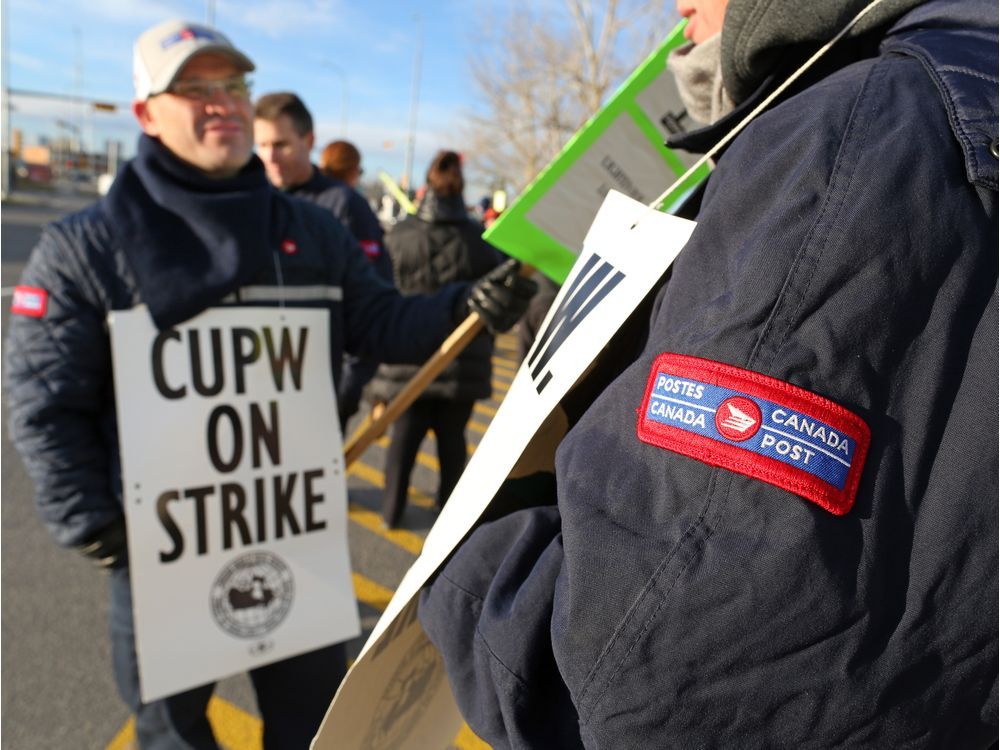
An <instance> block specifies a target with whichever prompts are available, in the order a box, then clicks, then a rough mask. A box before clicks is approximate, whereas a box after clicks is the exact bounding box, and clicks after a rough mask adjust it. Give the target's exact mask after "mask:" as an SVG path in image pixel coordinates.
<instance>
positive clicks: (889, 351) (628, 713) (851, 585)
mask: <svg viewBox="0 0 1000 750" xmlns="http://www.w3.org/2000/svg"><path fill="white" fill-rule="evenodd" d="M736 1H737V0H733V1H732V2H731V4H730V6H729V9H730V11H731V10H733V8H734V5H735V4H736ZM768 5H769V3H768V2H760V3H757V4H756V6H758V7H764V8H765V9H767V13H765V12H763V11H762V12H761V13H759V14H757V15H754V16H753V22H754V23H756V24H758V27H759V28H764V29H770V28H771V27H772V26H773V25H775V24H779V25H780V22H781V21H782V20H783V19H787V18H793V19H794V18H796V17H797V16H798V15H801V14H797V13H796V12H794V9H793V5H794V4H792V3H785V4H775V3H771V4H770V5H773V6H775V7H774V8H773V9H772V8H768ZM843 5H844V6H847V5H848V3H846V2H845V3H843ZM852 5H854V6H855V7H856V8H858V7H860V6H861V5H864V2H858V3H852ZM887 6H888V7H892V6H890V5H889V4H888V3H887V4H884V5H883V8H885V7H887ZM810 9H811V6H809V7H807V6H805V5H803V10H802V14H806V13H808V12H810ZM853 12H854V11H851V13H853ZM845 13H846V11H845ZM851 13H847V17H848V18H849V17H850V14H851ZM730 18H731V15H730V14H728V13H727V23H728V21H729V20H730ZM831 25H832V24H831ZM837 30H838V28H831V29H829V30H828V31H829V34H828V36H827V38H832V37H833V35H834V34H835V33H836V32H837ZM730 31H734V30H733V29H732V28H730ZM780 31H781V29H780V28H779V29H776V30H775V33H778V32H780ZM726 33H727V31H726V29H724V30H723V38H724V40H725V35H726ZM875 33H877V38H875V39H873V38H872V36H871V35H869V36H868V37H867V38H864V39H860V40H857V41H856V42H851V41H845V42H844V43H843V45H841V46H839V47H837V48H835V50H834V52H833V54H834V55H835V58H831V59H830V60H828V61H827V62H826V63H824V64H823V66H822V68H821V69H820V70H813V71H810V73H809V74H807V78H806V79H804V80H803V84H804V85H802V84H800V85H799V86H798V90H797V91H796V92H795V93H793V94H792V95H790V96H788V97H787V98H785V100H784V101H782V102H780V103H778V104H777V105H775V106H774V107H773V108H771V109H770V110H769V111H767V112H765V113H764V114H762V115H761V116H759V117H758V118H757V119H756V120H755V121H754V122H752V123H751V124H750V126H749V127H748V128H747V129H746V130H744V131H743V132H742V133H741V134H740V135H738V136H737V137H736V138H735V140H733V142H732V144H731V145H730V147H729V149H728V150H727V151H726V152H725V153H724V155H723V156H722V157H721V158H720V159H719V162H718V168H717V169H716V171H715V172H713V174H712V176H711V177H710V178H709V182H708V186H707V190H706V193H705V197H704V201H703V203H702V207H701V211H700V213H699V215H698V226H697V227H696V228H695V230H694V233H693V234H692V235H691V238H690V240H689V241H688V243H687V246H686V247H685V248H684V250H683V251H682V252H681V254H680V256H679V257H678V259H677V261H676V262H675V263H674V266H673V269H672V275H671V276H670V279H669V281H668V282H667V283H666V285H665V287H664V289H663V291H662V293H661V296H660V298H659V300H658V307H657V309H656V310H655V312H654V314H653V317H652V324H651V328H650V332H649V336H648V341H647V343H646V346H645V348H644V350H643V351H642V352H641V354H640V355H639V357H638V358H637V359H636V360H635V361H634V362H632V363H631V364H629V365H627V366H625V368H624V370H623V371H622V372H621V374H620V375H618V377H617V378H615V379H614V380H613V381H612V382H611V383H610V384H609V385H608V386H607V387H606V388H605V389H604V390H603V392H601V393H600V395H599V396H598V397H597V398H596V399H594V400H593V402H592V403H590V405H589V408H588V409H587V411H586V412H585V413H584V414H583V416H582V418H581V419H580V421H579V422H577V423H576V425H575V426H574V427H573V428H572V429H571V430H570V432H569V433H568V434H567V435H566V437H565V438H564V439H563V441H562V444H561V445H560V447H559V450H558V452H557V454H556V483H555V484H556V494H557V496H558V504H557V505H551V506H548V507H543V508H531V509H527V510H520V511H518V512H517V513H514V514H511V515H509V516H506V517H504V518H502V519H500V520H498V521H494V522H493V523H489V524H485V525H483V526H480V527H479V528H478V529H477V530H476V531H474V532H473V533H472V534H471V535H470V537H469V538H468V539H467V540H466V541H465V542H464V544H463V545H462V546H461V547H459V549H458V551H457V552H456V553H455V554H454V555H453V556H452V557H451V559H450V561H449V562H448V563H447V564H446V566H445V567H444V569H443V571H442V572H441V573H440V575H439V576H438V578H437V579H436V581H435V582H434V583H433V584H432V586H431V587H430V589H429V591H426V592H425V593H424V598H423V599H422V601H421V606H420V620H421V623H422V624H423V626H424V628H425V630H426V631H427V633H428V635H429V636H430V638H431V640H432V641H433V642H434V643H435V645H437V646H438V647H439V649H440V650H441V652H442V654H443V656H444V660H445V664H446V666H447V669H448V676H449V678H450V681H451V684H452V687H453V690H454V694H455V696H456V699H457V700H458V703H459V706H460V708H461V709H462V712H463V714H464V716H465V718H466V720H467V721H468V723H469V725H470V726H471V727H472V729H473V730H474V731H475V732H476V734H477V735H479V736H480V737H482V738H483V739H484V740H485V741H487V742H488V743H490V745H491V746H492V747H493V748H495V749H496V750H499V749H500V748H529V747H531V748H535V747H545V748H570V747H581V746H584V747H587V748H594V749H596V748H614V749H615V750H617V749H618V748H622V749H624V748H708V747H722V748H730V747H734V748H833V747H850V748H899V747H907V748H958V747H961V748H971V747H990V746H995V745H996V741H997V600H998V595H997V527H998V523H997V432H998V427H997V413H998V405H997V153H998V147H997V80H996V74H997V7H996V3H995V2H993V1H992V0H975V1H973V0H961V1H958V0H940V1H934V2H929V3H927V4H926V5H922V6H921V7H919V8H917V9H915V10H913V11H911V12H909V13H908V14H906V15H905V16H903V17H901V18H899V19H898V20H896V21H895V23H893V24H892V25H891V27H890V26H888V25H883V26H882V28H881V29H879V30H878V31H877V32H875ZM737 39H738V41H744V39H743V38H742V37H737ZM810 49H812V47H810ZM799 51H802V50H799ZM762 57H764V56H763V55H762ZM852 58H853V59H852ZM767 59H769V60H775V59H784V58H782V57H781V52H780V51H779V52H777V53H774V54H771V55H768V56H767ZM831 60H832V61H833V62H832V64H831V62H830V61H831ZM773 85H775V84H774V81H772V82H771V86H772V87H773ZM760 93H761V94H764V93H767V91H766V90H765V91H762V92H760ZM759 100H760V97H759V96H758V97H751V99H748V100H747V101H745V102H743V103H742V104H741V107H742V109H740V110H737V111H736V112H734V113H732V117H731V118H728V119H727V121H724V122H720V123H718V124H717V125H716V126H713V127H712V128H711V130H710V132H708V133H707V134H706V135H707V138H706V139H705V140H707V141H708V142H710V143H715V142H718V140H719V139H720V138H721V137H722V136H723V135H724V134H725V133H727V132H728V130H729V128H731V127H732V125H733V123H734V122H737V121H739V119H740V118H742V117H744V116H745V115H746V114H747V111H748V110H749V109H750V108H752V106H753V105H754V104H755V103H756V102H757V101H759ZM664 353H671V354H673V355H677V354H681V355H688V356H692V357H699V358H702V359H703V360H711V361H713V362H717V363H722V364H723V365H725V366H730V367H737V368H742V369H745V370H748V371H752V372H753V373H759V374H760V375H763V376H766V377H769V378H774V379H776V380H778V381H781V382H782V383H787V384H791V385H792V386H796V387H798V388H802V389H805V390H807V391H809V392H810V393H812V394H817V395H818V396H821V397H824V398H826V399H829V400H831V401H833V402H835V403H836V404H838V405H840V406H841V407H843V408H845V409H847V410H849V411H850V412H852V413H854V414H856V415H858V417H859V418H860V419H862V420H863V421H864V422H865V423H866V424H867V425H868V426H869V427H870V429H871V447H870V450H869V452H868V455H867V459H866V461H865V463H864V465H863V471H862V472H861V473H860V484H859V485H858V486H857V500H856V503H855V504H854V506H853V508H852V509H850V511H849V512H847V513H846V514H845V515H839V516H838V515H834V514H832V513H831V512H829V511H828V510H826V509H824V508H823V507H820V506H819V505H818V504H816V503H814V502H810V501H809V500H807V499H805V498H804V497H803V496H802V492H797V491H792V490H790V489H783V488H779V487H778V486H776V485H775V484H772V483H770V482H766V481H762V480H761V479H759V478H754V477H753V476H750V475H748V471H749V468H746V467H744V468H741V467H738V466H737V467H734V466H732V465H729V466H728V467H725V468H723V466H724V465H721V464H715V465H713V463H712V462H711V461H709V460H701V459H699V458H698V457H697V456H692V455H688V454H682V453H680V452H678V451H676V450H672V449H668V448H666V447H661V446H660V445H657V444H655V443H652V442H649V441H647V440H644V439H643V435H642V432H641V429H642V428H643V427H644V426H648V425H649V421H648V419H647V418H646V417H645V416H644V415H645V414H646V412H643V411H642V409H641V405H642V404H643V403H644V399H645V397H646V396H645V394H647V393H649V392H650V390H651V389H652V388H653V385H656V387H660V385H659V380H658V379H657V380H653V379H652V378H651V375H656V373H657V371H658V369H659V366H658V365H657V364H655V363H656V362H657V361H658V360H659V359H660V357H661V355H663V354H664ZM654 368H655V369H654ZM704 379H705V378H704V376H702V380H704ZM667 382H670V381H667ZM674 382H675V383H676V381H674ZM699 388H700V386H699ZM705 388H706V389H707V388H708V386H705ZM678 392H680V391H678ZM683 393H684V396H685V398H682V399H681V400H684V401H686V402H688V403H695V404H696V402H697V401H698V400H699V399H701V392H700V391H699V392H697V393H690V394H689V393H688V392H686V391H685V392H683ZM696 405H697V404H696ZM692 411H693V410H692ZM720 412H721V406H720V407H719V412H717V414H716V418H718V416H719V413H720ZM776 414H777V412H774V413H773V414H772V416H774V415H776ZM760 421H761V420H760V419H756V418H754V419H751V422H753V423H756V424H757V425H760ZM709 422H710V423H711V422H712V418H711V416H709ZM789 424H790V423H789ZM769 426H770V425H769ZM761 429H763V428H761ZM793 429H794V428H793ZM684 434H691V433H684ZM758 434H759V433H758ZM789 434H790V435H791V440H794V441H796V442H797V443H798V441H799V440H800V438H799V437H796V435H795V434H792V433H789ZM797 434H798V435H802V434H804V433H803V432H802V430H801V427H800V428H799V429H798V431H797ZM712 442H713V444H721V443H718V441H715V440H713V441H712ZM690 444H692V445H693V444H694V443H693V441H692V442H691V443H690ZM799 444H800V443H799ZM699 445H704V443H699ZM734 450H736V449H735V448H734ZM743 455H747V454H743ZM760 465H761V464H760V463H759V462H754V461H749V460H748V461H747V466H748V467H753V466H760Z"/></svg>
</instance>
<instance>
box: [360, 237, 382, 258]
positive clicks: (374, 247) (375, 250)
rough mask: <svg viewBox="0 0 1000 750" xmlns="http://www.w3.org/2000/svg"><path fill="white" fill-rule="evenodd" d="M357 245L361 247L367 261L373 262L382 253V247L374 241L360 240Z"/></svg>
mask: <svg viewBox="0 0 1000 750" xmlns="http://www.w3.org/2000/svg"><path fill="white" fill-rule="evenodd" d="M358 244H359V245H361V249H362V250H364V252H365V257H366V258H368V260H375V259H376V258H377V257H378V256H379V255H380V254H381V252H382V245H380V244H379V243H378V242H376V241H375V240H361V242H359V243H358Z"/></svg>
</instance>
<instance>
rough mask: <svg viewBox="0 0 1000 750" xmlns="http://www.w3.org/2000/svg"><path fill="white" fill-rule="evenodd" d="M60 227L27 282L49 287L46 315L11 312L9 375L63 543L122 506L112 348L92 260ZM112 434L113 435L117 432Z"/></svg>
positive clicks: (20, 434) (12, 417) (48, 510)
mask: <svg viewBox="0 0 1000 750" xmlns="http://www.w3.org/2000/svg"><path fill="white" fill-rule="evenodd" d="M68 242H69V239H68V238H67V237H66V236H65V235H64V234H62V232H61V231H60V230H58V229H56V228H49V229H47V230H46V232H45V233H44V234H43V236H42V239H41V241H40V243H39V244H38V246H37V247H36V248H35V249H34V251H33V252H32V254H31V258H30V259H29V261H28V265H27V267H26V268H25V270H24V274H23V276H22V278H21V282H20V283H21V284H23V285H26V286H32V287H36V288H39V289H43V290H45V291H46V292H47V295H48V299H47V306H46V310H45V314H44V316H43V317H41V318H35V317H29V316H25V315H20V314H12V315H11V320H10V331H9V335H8V339H7V345H6V351H5V353H4V354H5V357H4V359H5V362H4V364H5V373H4V385H5V387H6V388H7V402H8V404H9V406H8V419H9V425H10V432H11V436H12V438H13V441H14V444H15V446H16V447H17V449H18V451H19V452H20V454H21V456H22V458H23V459H24V463H25V466H26V468H27V470H28V473H29V475H30V476H31V478H32V479H33V480H34V483H35V487H36V492H37V494H36V500H37V503H38V509H39V512H40V513H41V516H42V518H43V520H44V521H45V523H46V525H47V526H48V528H49V530H50V532H51V533H52V534H53V536H54V537H55V539H56V541H58V542H59V543H60V544H62V545H66V546H71V545H77V544H80V543H82V542H84V541H87V540H88V539H89V538H90V537H92V536H93V535H94V534H95V533H96V532H97V531H99V530H100V529H101V528H103V527H104V526H107V525H108V524H109V523H111V522H112V521H113V520H114V519H116V518H117V517H119V516H120V515H121V513H122V508H121V505H120V503H119V502H118V500H117V498H116V496H115V492H114V488H113V487H112V486H111V479H110V477H111V475H112V471H111V467H110V466H109V461H110V452H109V450H108V449H107V445H108V440H109V435H108V433H109V432H113V425H106V424H102V417H101V415H102V413H103V412H105V411H106V410H105V409H104V405H105V404H106V401H107V399H109V398H111V397H112V396H111V372H110V367H111V353H110V346H109V341H108V337H107V334H106V330H105V313H104V308H103V306H102V304H101V302H100V301H99V300H100V297H99V294H98V292H97V291H96V289H97V285H94V284H91V283H89V280H90V278H91V276H90V275H91V274H92V273H93V269H90V268H87V267H85V265H86V264H85V263H84V261H83V260H82V258H81V256H80V254H78V253H74V252H70V251H68V248H67V243H68ZM110 439H113V435H112V436H111V437H110Z"/></svg>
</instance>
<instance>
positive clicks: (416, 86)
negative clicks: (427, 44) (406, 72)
mask: <svg viewBox="0 0 1000 750" xmlns="http://www.w3.org/2000/svg"><path fill="white" fill-rule="evenodd" d="M414 19H415V20H416V22H417V50H416V54H415V55H414V58H413V86H412V89H411V93H410V136H409V138H408V139H407V141H406V167H405V169H404V177H405V178H406V185H405V186H404V187H405V188H406V189H407V190H412V189H413V150H414V146H415V145H416V141H417V101H418V98H419V92H420V52H421V47H422V46H423V37H424V35H423V21H422V20H421V18H420V16H419V15H417V16H414Z"/></svg>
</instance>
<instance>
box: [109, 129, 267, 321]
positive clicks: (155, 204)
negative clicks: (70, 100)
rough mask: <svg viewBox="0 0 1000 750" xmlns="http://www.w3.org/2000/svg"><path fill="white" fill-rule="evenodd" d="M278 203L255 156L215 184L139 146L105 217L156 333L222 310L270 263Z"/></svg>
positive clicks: (142, 142) (160, 151)
mask: <svg viewBox="0 0 1000 750" xmlns="http://www.w3.org/2000/svg"><path fill="white" fill-rule="evenodd" d="M272 197H273V191H272V189H271V186H270V184H269V183H268V181H267V177H266V176H265V174H264V166H263V164H262V163H261V161H260V159H258V158H257V157H256V156H253V157H251V159H250V161H249V162H248V163H247V164H246V166H244V167H243V169H242V170H240V172H239V173H238V174H237V175H235V176H234V177H231V178H226V179H221V180H219V179H210V178H208V177H206V176H205V175H204V174H202V173H201V172H199V171H198V170H196V169H195V168H193V167H192V166H190V165H189V164H187V163H185V162H183V161H181V160H180V159H178V158H177V157H176V156H174V155H173V154H172V153H171V152H170V151H169V150H168V149H167V148H166V147H165V146H164V145H163V144H162V143H160V141H159V140H157V139H155V138H150V137H149V136H146V135H143V136H141V137H140V138H139V149H138V153H137V154H136V157H135V158H134V159H132V160H131V161H130V162H128V163H127V164H126V165H125V167H124V168H123V169H122V171H121V172H120V173H119V174H118V176H117V178H116V179H115V181H114V184H113V185H112V187H111V190H110V191H109V192H108V195H107V197H105V199H104V201H103V210H104V211H105V213H106V214H107V215H108V217H109V219H110V220H111V222H112V226H114V228H115V232H116V235H117V237H118V239H119V242H120V243H121V245H122V248H123V250H124V252H125V255H126V257H127V258H128V261H129V264H130V265H131V267H132V271H133V273H134V274H135V279H136V283H137V284H138V287H139V292H140V295H141V297H142V300H143V302H145V303H146V305H147V307H148V308H149V312H150V315H151V316H152V318H153V322H154V323H155V324H156V326H157V328H159V329H161V330H162V329H164V328H169V327H170V326H173V325H176V324H177V323H180V322H181V321H184V320H187V319H188V318H191V317H193V316H195V315H197V314H198V313H200V312H202V311H203V310H205V309H206V308H208V307H210V306H212V305H214V304H217V303H218V302H219V300H220V299H222V298H223V297H225V296H226V295H227V294H230V293H232V292H234V291H235V290H236V289H237V288H239V287H240V286H242V285H244V284H246V283H248V282H249V281H251V280H252V279H253V278H254V277H255V276H256V275H257V273H258V272H259V271H260V269H261V268H263V267H264V264H266V263H268V262H269V255H270V248H271V247H272V246H273V242H272V239H274V238H272V237H271V236H270V235H271V232H270V231H269V229H270V228H271V227H270V225H271V206H272Z"/></svg>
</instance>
